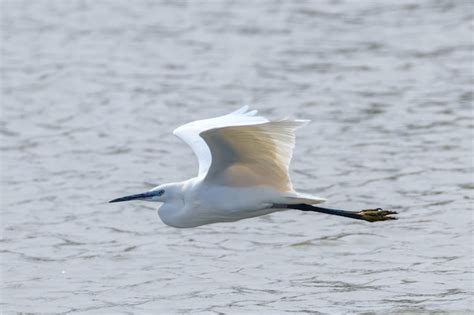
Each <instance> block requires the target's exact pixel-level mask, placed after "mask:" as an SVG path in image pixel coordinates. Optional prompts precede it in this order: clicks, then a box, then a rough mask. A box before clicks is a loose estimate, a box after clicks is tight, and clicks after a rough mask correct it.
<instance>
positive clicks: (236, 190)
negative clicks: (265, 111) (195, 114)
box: [110, 106, 396, 228]
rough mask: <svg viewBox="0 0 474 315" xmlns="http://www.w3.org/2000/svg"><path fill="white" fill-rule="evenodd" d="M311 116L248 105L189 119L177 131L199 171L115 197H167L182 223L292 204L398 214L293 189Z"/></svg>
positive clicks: (166, 213)
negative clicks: (299, 138) (298, 143)
mask: <svg viewBox="0 0 474 315" xmlns="http://www.w3.org/2000/svg"><path fill="white" fill-rule="evenodd" d="M308 122H309V121H308V120H293V119H281V120H274V121H270V120H268V119H266V118H265V117H262V116H258V115H257V111H256V110H249V108H248V106H244V107H242V108H240V109H239V110H237V111H234V112H232V113H230V114H227V115H224V116H219V117H215V118H210V119H204V120H198V121H194V122H190V123H188V124H185V125H183V126H181V127H179V128H177V129H175V130H174V131H173V133H174V134H175V135H176V136H178V137H179V138H181V140H183V141H184V142H185V143H187V144H188V145H189V146H190V147H191V149H192V150H193V151H194V153H195V155H196V156H197V159H198V162H199V171H198V175H197V176H196V177H194V178H191V179H188V180H186V181H183V182H176V183H170V184H164V185H159V186H157V187H155V188H153V189H151V190H150V191H147V192H145V193H140V194H135V195H129V196H125V197H121V198H117V199H114V200H111V201H110V202H121V201H129V200H144V201H154V202H161V203H162V206H161V207H160V209H159V211H158V214H159V216H160V218H161V220H162V221H163V222H164V223H165V224H167V225H169V226H172V227H176V228H193V227H197V226H201V225H205V224H211V223H218V222H233V221H237V220H241V219H246V218H252V217H257V216H261V215H266V214H269V213H273V212H278V211H284V210H289V209H295V210H301V211H312V212H322V213H326V214H332V215H337V216H342V217H348V218H352V219H359V220H365V221H369V222H375V221H385V220H394V219H396V218H395V217H393V216H391V215H392V214H396V212H394V211H387V210H383V209H380V208H377V209H366V210H361V211H346V210H338V209H328V208H321V207H316V206H314V205H315V204H319V203H322V202H324V201H325V199H324V198H320V197H316V196H313V195H309V194H304V193H299V192H297V191H295V190H294V189H293V185H292V184H291V180H290V175H289V165H290V161H291V158H292V155H293V148H294V146H295V130H296V129H297V128H299V127H301V126H303V125H305V124H307V123H308Z"/></svg>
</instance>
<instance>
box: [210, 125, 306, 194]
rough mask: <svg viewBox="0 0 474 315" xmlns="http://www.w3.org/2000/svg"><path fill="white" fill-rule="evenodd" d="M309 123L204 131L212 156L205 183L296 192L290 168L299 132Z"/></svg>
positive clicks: (248, 126) (232, 127)
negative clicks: (300, 128)
mask: <svg viewBox="0 0 474 315" xmlns="http://www.w3.org/2000/svg"><path fill="white" fill-rule="evenodd" d="M306 123H307V121H305V120H280V121H272V122H263V123H260V124H253V125H240V126H226V127H221V128H213V129H210V130H206V131H203V132H201V137H202V138H203V139H204V140H205V142H206V143H207V145H208V146H209V149H210V152H211V155H212V163H211V166H210V168H209V170H208V172H207V175H206V179H205V180H206V181H209V182H212V183H217V184H220V185H226V186H269V187H272V188H274V189H276V190H278V191H281V192H292V191H293V187H292V184H291V181H290V176H289V165H290V161H291V157H292V155H293V148H294V146H295V129H296V128H298V127H299V126H302V125H304V124H306Z"/></svg>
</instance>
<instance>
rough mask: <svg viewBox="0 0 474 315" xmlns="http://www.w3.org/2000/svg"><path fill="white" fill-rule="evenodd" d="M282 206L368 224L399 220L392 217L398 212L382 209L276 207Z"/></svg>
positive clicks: (305, 205)
mask: <svg viewBox="0 0 474 315" xmlns="http://www.w3.org/2000/svg"><path fill="white" fill-rule="evenodd" d="M282 206H283V207H284V208H287V209H297V210H301V211H312V212H320V213H326V214H333V215H338V216H341V217H346V218H351V219H357V220H364V221H368V222H377V221H387V220H397V218H395V217H392V216H391V215H392V214H397V212H396V211H389V210H383V209H381V208H377V209H364V210H360V211H346V210H338V209H327V208H320V207H315V206H312V205H307V204H304V203H302V204H296V205H275V206H274V207H275V208H276V207H282Z"/></svg>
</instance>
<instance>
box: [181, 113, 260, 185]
mask: <svg viewBox="0 0 474 315" xmlns="http://www.w3.org/2000/svg"><path fill="white" fill-rule="evenodd" d="M248 109H249V107H248V106H244V107H242V108H240V109H238V110H236V111H234V112H232V113H230V114H227V115H224V116H219V117H215V118H209V119H203V120H197V121H193V122H190V123H188V124H185V125H182V126H180V127H178V128H176V129H175V130H174V131H173V134H174V135H176V136H177V137H179V138H180V139H181V140H183V141H184V142H186V143H187V144H188V145H189V146H190V147H191V149H192V150H193V151H194V154H195V155H196V157H197V158H198V162H199V176H205V175H206V174H207V171H208V170H209V167H210V166H211V162H212V156H211V151H210V150H209V147H208V146H207V144H206V142H205V141H204V139H203V138H201V136H200V133H201V132H203V131H206V130H209V129H214V128H221V127H226V126H242V125H253V124H261V123H265V122H268V120H267V119H266V118H264V117H261V116H255V115H256V114H257V111H256V110H252V111H248Z"/></svg>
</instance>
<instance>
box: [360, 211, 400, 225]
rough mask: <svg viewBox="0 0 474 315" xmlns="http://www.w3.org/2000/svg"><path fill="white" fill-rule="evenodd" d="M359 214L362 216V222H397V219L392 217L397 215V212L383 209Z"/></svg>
mask: <svg viewBox="0 0 474 315" xmlns="http://www.w3.org/2000/svg"><path fill="white" fill-rule="evenodd" d="M357 214H358V215H360V218H361V219H362V220H365V221H369V222H377V221H387V220H397V218H395V217H392V216H391V215H392V214H397V212H396V211H388V210H383V209H381V208H377V209H364V210H361V211H359V212H358V213H357Z"/></svg>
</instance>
